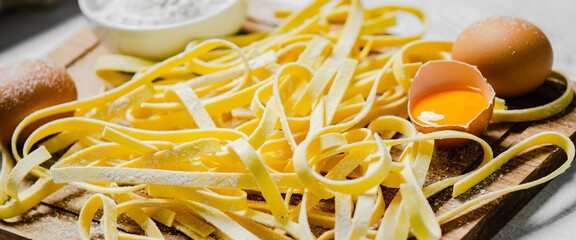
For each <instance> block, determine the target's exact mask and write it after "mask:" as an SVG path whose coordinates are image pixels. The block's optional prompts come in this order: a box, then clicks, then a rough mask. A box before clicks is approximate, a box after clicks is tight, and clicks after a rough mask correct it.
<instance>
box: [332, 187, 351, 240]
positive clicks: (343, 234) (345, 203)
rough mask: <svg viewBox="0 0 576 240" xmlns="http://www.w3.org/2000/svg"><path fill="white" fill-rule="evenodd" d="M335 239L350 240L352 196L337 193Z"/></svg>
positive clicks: (335, 199)
mask: <svg viewBox="0 0 576 240" xmlns="http://www.w3.org/2000/svg"><path fill="white" fill-rule="evenodd" d="M334 195H335V197H334V201H335V203H334V204H335V205H334V206H335V208H336V214H335V217H336V218H335V220H336V221H335V223H334V224H335V225H334V239H350V233H351V231H352V210H353V209H352V195H350V194H343V193H335V194H334Z"/></svg>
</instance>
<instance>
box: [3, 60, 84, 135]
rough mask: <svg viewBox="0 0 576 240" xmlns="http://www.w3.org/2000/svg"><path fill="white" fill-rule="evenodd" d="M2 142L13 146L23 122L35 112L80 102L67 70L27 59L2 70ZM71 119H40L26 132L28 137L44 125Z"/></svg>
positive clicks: (24, 130) (25, 130) (27, 128)
mask: <svg viewBox="0 0 576 240" xmlns="http://www.w3.org/2000/svg"><path fill="white" fill-rule="evenodd" d="M0 93H1V95H0V141H1V142H9V141H10V139H11V138H12V133H13V132H14V129H15V128H16V126H18V124H19V123H20V121H22V119H24V118H25V117H26V116H28V115H29V114H31V113H33V112H34V111H37V110H40V109H43V108H47V107H50V106H54V105H57V104H61V103H65V102H69V101H73V100H76V99H77V92H76V85H75V84H74V81H73V80H72V78H71V77H70V75H68V73H67V72H66V68H64V67H63V66H61V65H59V64H57V63H56V62H54V61H51V60H47V59H25V60H21V61H16V62H14V63H11V64H9V65H8V66H5V67H1V68H0ZM65 116H71V114H70V113H64V114H58V115H54V116H51V117H47V118H44V119H40V120H38V121H36V122H33V123H32V124H30V125H28V127H26V128H24V129H23V131H22V134H20V137H19V138H18V142H19V143H23V142H24V141H25V140H26V137H27V136H28V135H30V133H32V131H34V130H35V129H36V128H38V127H40V126H41V125H42V124H44V123H46V122H48V121H51V120H55V119H58V118H60V117H65Z"/></svg>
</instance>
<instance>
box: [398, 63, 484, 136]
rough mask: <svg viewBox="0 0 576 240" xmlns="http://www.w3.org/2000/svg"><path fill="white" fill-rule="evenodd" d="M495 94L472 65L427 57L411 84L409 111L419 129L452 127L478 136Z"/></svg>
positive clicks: (436, 129) (425, 131) (449, 128)
mask: <svg viewBox="0 0 576 240" xmlns="http://www.w3.org/2000/svg"><path fill="white" fill-rule="evenodd" d="M494 98H495V93H494V90H493V89H492V87H491V86H490V84H488V82H487V81H486V79H485V78H484V77H483V76H482V74H481V73H480V71H478V69H477V68H476V67H475V66H472V65H470V64H467V63H463V62H459V61H454V60H438V61H429V62H427V63H425V64H423V65H422V66H421V67H420V69H419V70H418V72H417V73H416V75H415V77H414V81H413V83H412V86H411V87H410V90H409V93H408V115H409V117H410V120H411V121H412V123H413V124H414V125H415V127H416V129H417V130H418V131H420V132H422V133H431V132H436V131H442V130H455V131H462V132H467V133H471V134H474V135H476V136H479V135H481V134H482V133H483V132H484V130H486V127H488V124H489V123H490V119H491V118H492V112H493V110H494ZM423 108H430V109H428V110H426V111H421V110H422V109H423ZM417 111H419V114H417ZM424 113H427V114H424ZM462 119H464V120H462ZM469 142H470V140H468V139H461V138H447V139H439V140H436V141H435V143H436V145H437V146H439V147H461V146H464V145H466V144H467V143H469Z"/></svg>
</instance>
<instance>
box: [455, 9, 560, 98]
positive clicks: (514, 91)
mask: <svg viewBox="0 0 576 240" xmlns="http://www.w3.org/2000/svg"><path fill="white" fill-rule="evenodd" d="M452 58H453V59H454V60H458V61H462V62H466V63H469V64H472V65H476V66H477V67H478V69H479V70H480V72H482V75H483V76H484V77H485V78H486V79H487V80H488V83H490V84H491V85H492V87H493V88H494V91H496V96H498V97H502V98H509V97H517V96H521V95H524V94H526V93H529V92H531V91H533V90H535V89H536V88H538V87H539V86H540V85H541V84H542V83H543V82H544V81H546V78H547V77H548V75H550V72H551V71H552V61H553V53H552V46H551V45H550V41H548V38H547V37H546V35H544V33H543V32H542V31H541V30H540V29H539V28H538V27H536V26H535V25H533V24H532V23H530V22H528V21H526V20H524V19H521V18H516V17H508V16H500V17H490V18H486V19H484V20H481V21H478V22H476V23H473V24H472V25H470V26H469V27H467V28H466V29H464V31H462V33H461V34H460V36H458V38H457V39H456V41H455V42H454V45H453V47H452Z"/></svg>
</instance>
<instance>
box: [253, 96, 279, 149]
mask: <svg viewBox="0 0 576 240" xmlns="http://www.w3.org/2000/svg"><path fill="white" fill-rule="evenodd" d="M276 107H277V105H276V104H275V103H274V99H270V101H268V104H266V109H265V110H264V115H263V116H262V119H260V123H259V124H258V127H257V128H256V129H255V130H254V131H253V132H252V134H251V135H250V137H249V138H248V142H249V143H250V145H251V146H252V147H253V148H254V149H258V148H260V147H261V146H262V144H264V142H265V141H266V140H267V139H268V138H269V137H270V135H271V134H272V130H274V126H276V121H277V120H278V109H277V108H276Z"/></svg>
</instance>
